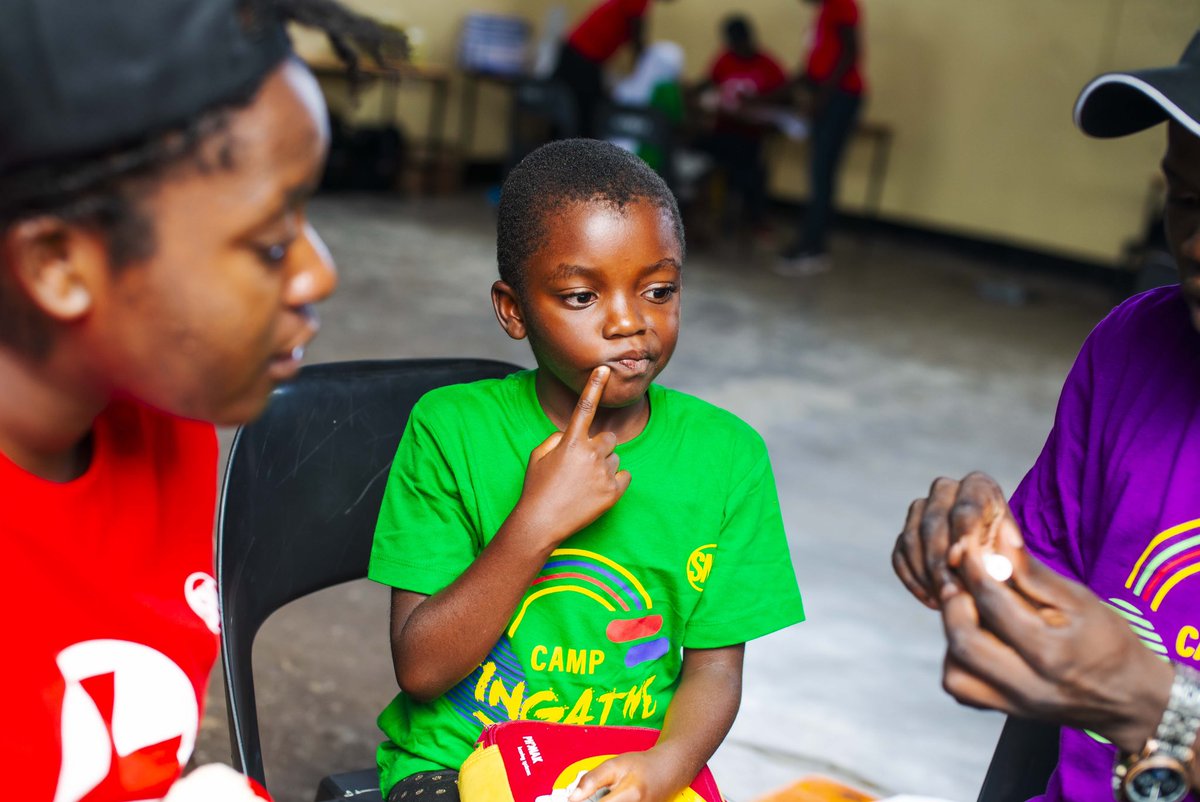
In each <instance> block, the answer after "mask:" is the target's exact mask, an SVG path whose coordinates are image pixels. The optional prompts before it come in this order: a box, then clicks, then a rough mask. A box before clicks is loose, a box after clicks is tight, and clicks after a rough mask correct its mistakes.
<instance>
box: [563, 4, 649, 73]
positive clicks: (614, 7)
mask: <svg viewBox="0 0 1200 802" xmlns="http://www.w3.org/2000/svg"><path fill="white" fill-rule="evenodd" d="M649 5H650V0H604V2H602V3H600V4H599V5H598V6H596V7H595V8H593V9H592V10H591V11H589V12H588V15H587V16H586V17H584V18H583V21H582V22H580V23H579V24H578V25H576V26H575V30H573V31H571V35H570V36H568V37H567V42H568V43H569V44H570V45H571V47H573V48H575V49H576V50H578V51H579V52H580V53H581V54H583V55H584V56H585V57H586V58H587V59H588V60H589V61H594V62H595V63H597V64H603V63H604V62H606V61H608V60H609V59H610V58H612V55H613V53H616V52H617V51H618V50H620V49H621V45H623V44H625V43H626V42H628V41H629V24H630V23H631V22H632V21H633V20H635V19H639V18H641V17H644V16H645V15H646V8H647V6H649Z"/></svg>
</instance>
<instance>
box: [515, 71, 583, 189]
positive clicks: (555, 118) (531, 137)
mask: <svg viewBox="0 0 1200 802" xmlns="http://www.w3.org/2000/svg"><path fill="white" fill-rule="evenodd" d="M575 136H579V110H578V108H577V107H576V105H575V96H574V95H572V94H571V90H570V88H568V87H567V85H566V84H564V83H563V82H562V81H559V80H556V79H553V78H525V79H522V80H518V81H517V82H516V83H514V84H513V86H512V113H511V116H510V119H509V148H508V163H507V165H506V170H505V172H507V171H508V170H511V169H512V168H513V167H515V166H516V164H517V162H519V161H521V159H523V158H525V156H526V154H528V153H529V152H530V151H532V150H533V149H534V148H536V147H538V146H539V145H543V144H545V143H546V142H549V141H551V140H553V139H568V138H570V137H575Z"/></svg>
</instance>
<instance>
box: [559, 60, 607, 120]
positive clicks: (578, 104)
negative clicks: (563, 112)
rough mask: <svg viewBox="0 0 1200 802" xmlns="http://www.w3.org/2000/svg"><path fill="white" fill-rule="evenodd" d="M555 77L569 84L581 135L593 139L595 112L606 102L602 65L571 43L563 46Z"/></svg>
mask: <svg viewBox="0 0 1200 802" xmlns="http://www.w3.org/2000/svg"><path fill="white" fill-rule="evenodd" d="M554 77H555V78H556V79H557V80H559V81H562V82H563V83H564V84H566V85H567V87H568V88H569V89H570V90H571V94H572V95H573V96H574V97H575V111H576V113H577V114H578V115H579V117H578V119H579V135H580V136H587V137H590V136H593V135H594V132H595V120H596V110H597V108H598V107H599V105H600V102H601V101H602V100H604V76H603V74H602V73H601V71H600V65H599V64H597V63H596V62H594V61H591V60H590V59H588V57H587V56H585V55H583V54H582V53H580V52H579V51H578V50H576V49H575V48H573V47H571V45H570V44H569V43H567V42H563V45H562V50H560V51H559V54H558V66H557V67H556V68H555V69H554Z"/></svg>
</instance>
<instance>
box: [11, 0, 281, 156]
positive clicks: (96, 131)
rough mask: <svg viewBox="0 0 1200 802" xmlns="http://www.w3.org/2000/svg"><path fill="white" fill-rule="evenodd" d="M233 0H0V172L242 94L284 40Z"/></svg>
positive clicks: (127, 136) (148, 130)
mask: <svg viewBox="0 0 1200 802" xmlns="http://www.w3.org/2000/svg"><path fill="white" fill-rule="evenodd" d="M240 6H241V0H0V175H3V174H5V173H8V172H10V171H12V170H14V169H16V168H22V167H25V166H29V165H36V164H42V163H46V162H50V161H54V160H57V159H63V158H71V157H76V156H85V155H88V154H91V153H97V152H101V151H104V150H108V149H111V148H115V147H120V146H122V145H124V144H126V143H134V142H136V141H138V140H141V139H144V138H145V137H147V136H149V135H152V134H154V133H157V132H160V131H168V130H171V129H173V128H179V127H182V126H183V125H185V124H186V123H187V122H189V121H190V120H191V119H192V118H194V117H195V116H196V115H197V114H199V113H201V112H203V111H205V110H207V109H209V108H213V107H216V106H219V105H223V104H226V103H234V102H238V101H241V100H246V99H248V98H249V97H250V96H251V95H252V94H253V93H254V91H255V90H256V89H257V88H258V86H259V85H260V84H261V83H262V80H263V79H264V78H265V77H266V75H267V73H268V72H269V71H270V70H271V69H272V68H273V67H274V66H275V65H277V64H278V63H279V62H280V61H282V60H283V58H284V57H285V56H286V55H287V53H288V52H289V44H288V40H287V35H286V33H285V32H284V30H283V26H282V25H281V24H280V23H279V22H278V21H277V20H275V19H266V18H262V17H261V16H259V17H258V18H252V15H250V14H249V13H248V12H247V11H246V10H245V9H242V8H240Z"/></svg>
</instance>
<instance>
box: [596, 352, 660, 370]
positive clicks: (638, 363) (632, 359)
mask: <svg viewBox="0 0 1200 802" xmlns="http://www.w3.org/2000/svg"><path fill="white" fill-rule="evenodd" d="M653 362H654V358H653V357H652V356H651V355H650V354H648V353H645V352H644V351H637V352H629V353H625V354H620V355H618V356H616V357H614V358H613V359H611V360H609V361H608V363H607V364H609V365H610V366H611V367H612V369H613V370H614V371H617V372H620V373H624V374H626V375H630V376H638V375H641V374H643V373H646V372H647V371H649V370H650V365H651V364H652V363H653Z"/></svg>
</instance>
